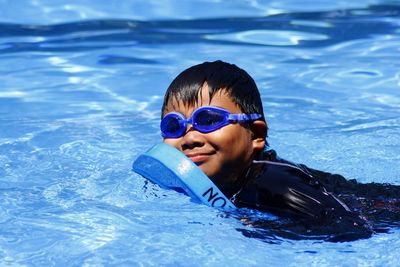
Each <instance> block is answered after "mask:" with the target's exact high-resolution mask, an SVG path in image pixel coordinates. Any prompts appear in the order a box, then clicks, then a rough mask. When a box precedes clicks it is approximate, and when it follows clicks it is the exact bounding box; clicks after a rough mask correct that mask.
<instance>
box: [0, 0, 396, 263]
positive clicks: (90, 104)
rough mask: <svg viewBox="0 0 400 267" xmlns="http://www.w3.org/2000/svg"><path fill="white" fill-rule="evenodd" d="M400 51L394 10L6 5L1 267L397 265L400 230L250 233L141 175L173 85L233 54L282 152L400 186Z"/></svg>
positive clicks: (2, 18)
mask: <svg viewBox="0 0 400 267" xmlns="http://www.w3.org/2000/svg"><path fill="white" fill-rule="evenodd" d="M399 47H400V4H399V3H398V2H397V1H385V0H380V1H378V0H376V1H365V0H362V1H361V0H354V1H319V0H307V1H295V0H280V1H262V0H248V1H239V0H237V1H216V0H191V1H178V0H175V1H173V0H165V1H156V0H153V1H142V0H137V1H133V0H132V1H117V0H110V1H95V0H81V1H62V0H26V1H11V0H0V76H1V79H0V203H1V205H0V223H1V227H0V266H399V263H398V255H399V252H398V251H400V229H398V228H395V227H393V228H392V229H391V230H390V231H389V233H380V234H375V235H373V236H372V237H371V238H369V239H363V240H358V241H353V242H342V243H331V242H325V241H322V240H318V239H317V240H306V239H305V240H298V241H295V240H289V239H284V238H280V237H274V236H271V237H269V239H267V240H260V239H257V238H249V237H246V236H245V235H243V234H242V233H243V231H244V230H246V231H253V230H254V229H252V227H251V225H247V224H244V223H243V222H242V221H241V220H240V216H238V215H235V214H229V213H224V212H222V211H218V210H215V209H212V208H210V207H206V206H203V205H199V204H195V203H192V202H191V201H190V199H189V198H188V197H186V196H184V195H182V194H178V193H176V192H173V191H168V190H163V189H160V188H159V187H158V186H156V185H152V184H149V183H147V182H146V180H145V179H143V178H142V177H140V176H138V175H136V174H134V173H132V172H131V164H132V162H133V160H134V159H135V158H136V157H137V156H138V155H139V154H140V153H142V152H143V151H145V150H146V149H148V148H149V147H151V146H152V145H153V144H155V143H157V142H160V141H161V137H160V134H159V130H158V124H159V117H160V106H161V103H162V98H163V94H164V91H165V89H166V87H167V86H168V85H169V83H170V82H171V80H172V79H173V78H174V77H175V76H176V75H177V74H178V73H179V72H180V71H182V70H183V69H185V68H187V67H189V66H191V65H193V64H197V63H200V62H203V61H206V60H207V61H211V60H216V59H222V60H225V61H228V62H231V63H235V64H237V65H238V66H240V67H242V68H244V69H246V70H247V71H248V72H249V73H250V74H251V75H252V76H253V77H254V78H255V80H256V82H257V84H258V86H259V89H260V91H261V94H262V99H263V104H264V108H265V114H266V117H267V120H268V123H269V128H270V133H269V143H270V144H271V146H272V147H273V148H275V149H276V150H277V151H278V153H279V154H280V155H281V156H282V157H284V158H286V159H289V160H291V161H295V162H299V163H304V164H307V165H308V166H310V167H313V168H317V169H320V170H324V171H329V172H334V173H340V174H342V175H344V176H345V177H347V178H349V179H350V178H351V179H357V180H358V181H360V182H384V183H393V184H400V167H399V166H400V165H399V164H398V163H399V160H400V155H399V151H400V141H399V140H400V126H399V125H400V72H399V69H400V63H399V62H400V60H399V59H400V49H399ZM247 216H250V217H251V216H254V217H257V218H259V217H262V216H263V214H261V213H257V212H251V211H248V213H247ZM254 231H255V230H254Z"/></svg>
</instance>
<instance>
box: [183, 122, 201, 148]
mask: <svg viewBox="0 0 400 267" xmlns="http://www.w3.org/2000/svg"><path fill="white" fill-rule="evenodd" d="M205 142H206V140H205V138H204V134H203V133H201V132H199V131H197V130H195V129H194V128H193V127H192V125H190V126H188V128H187V130H186V132H185V135H184V136H183V137H182V144H181V146H182V150H185V149H191V148H194V147H202V146H204V144H205Z"/></svg>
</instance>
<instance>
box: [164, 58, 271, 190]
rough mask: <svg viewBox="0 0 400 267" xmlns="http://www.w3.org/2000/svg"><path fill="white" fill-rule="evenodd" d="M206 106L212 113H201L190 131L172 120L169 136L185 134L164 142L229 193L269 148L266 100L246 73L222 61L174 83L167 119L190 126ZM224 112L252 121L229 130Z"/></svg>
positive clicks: (189, 71) (190, 72) (199, 67)
mask: <svg viewBox="0 0 400 267" xmlns="http://www.w3.org/2000/svg"><path fill="white" fill-rule="evenodd" d="M204 106H211V107H212V108H211V109H208V110H207V111H205V112H204V108H202V109H200V110H201V112H200V111H197V112H195V113H194V114H195V116H193V117H195V119H194V120H195V121H188V122H187V123H186V124H184V125H186V128H183V127H180V126H182V125H180V124H179V123H176V122H177V120H171V121H173V122H174V123H175V124H171V122H170V124H169V125H168V127H169V128H168V130H171V129H172V130H175V129H174V127H178V128H179V127H180V128H181V130H182V131H181V132H179V133H178V134H176V135H164V142H165V143H167V144H170V145H172V146H174V147H176V148H177V149H178V150H180V151H182V152H183V153H184V154H185V155H186V156H188V157H189V158H190V159H192V160H193V162H195V163H196V164H197V165H198V166H199V167H200V168H201V169H202V171H203V172H204V173H205V174H206V175H207V176H209V177H210V178H211V179H212V180H213V181H214V182H215V183H216V184H217V185H218V186H220V187H221V189H223V188H226V189H227V190H228V191H229V189H230V188H232V187H234V186H235V184H236V183H239V182H240V181H239V178H240V177H241V176H242V175H243V174H244V172H245V171H246V170H247V169H248V167H249V166H250V164H251V161H252V160H253V159H254V158H255V157H257V156H258V155H259V154H260V152H261V151H262V150H263V148H264V145H265V144H266V140H265V138H266V135H267V126H266V123H265V119H264V112H263V107H262V102H261V98H260V94H259V91H258V89H257V86H256V84H255V82H254V80H253V79H252V78H251V77H250V75H248V74H247V73H246V72H245V71H244V70H242V69H240V68H238V67H237V66H235V65H232V64H229V63H225V62H222V61H215V62H205V63H202V64H199V65H195V66H193V67H190V68H188V69H186V70H185V71H183V72H182V73H180V74H179V75H178V76H177V77H176V78H175V79H174V80H173V81H172V83H171V85H170V86H169V87H168V89H167V92H166V94H165V97H164V103H163V106H162V110H161V112H162V118H165V117H166V115H168V114H170V115H168V116H172V117H174V116H175V117H179V118H180V119H181V121H184V120H186V119H189V118H191V117H192V115H193V112H194V111H196V110H198V108H200V107H204ZM214 107H216V108H217V109H215V108H214ZM219 108H222V109H224V110H226V111H228V112H229V113H230V114H247V115H246V116H243V115H239V117H240V118H245V119H243V120H244V121H234V122H227V120H225V124H223V123H220V122H219V121H218V120H220V117H221V115H220V114H219V113H220V110H219ZM171 112H174V113H172V114H171ZM176 112H178V113H181V114H182V115H183V116H182V115H180V114H177V113H176ZM223 112H224V111H222V113H223ZM216 113H218V114H216ZM249 114H252V115H249ZM234 116H235V115H233V117H234ZM165 121H166V119H165V120H164V122H165ZM196 122H199V124H207V125H211V126H207V127H208V128H207V129H205V128H204V127H203V128H202V127H201V126H200V127H199V126H197V125H193V123H194V124H196ZM219 123H220V124H219ZM218 124H219V126H218ZM216 125H217V126H216ZM221 125H223V126H221ZM162 127H163V126H162ZM171 127H172V128H171Z"/></svg>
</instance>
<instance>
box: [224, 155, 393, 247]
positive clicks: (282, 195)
mask: <svg viewBox="0 0 400 267" xmlns="http://www.w3.org/2000/svg"><path fill="white" fill-rule="evenodd" d="M243 181H244V183H243V185H242V187H241V188H240V189H239V190H238V191H237V192H236V193H235V194H233V196H232V201H233V202H234V204H235V205H236V206H237V207H247V208H253V209H257V210H260V211H267V212H269V213H271V214H274V215H277V216H279V217H283V218H289V219H292V220H294V221H296V222H303V223H304V224H303V225H306V226H305V228H306V229H303V230H304V231H308V232H310V231H311V232H313V233H315V232H318V233H323V234H332V235H333V236H335V237H334V238H333V239H332V240H334V241H347V240H354V239H357V238H365V237H369V236H370V235H371V234H372V233H373V232H376V229H374V227H373V225H371V222H370V221H369V220H367V218H366V217H367V216H365V214H366V215H368V212H367V210H366V209H364V210H363V209H360V205H359V204H360V201H359V200H360V199H361V200H365V197H369V198H370V199H374V200H375V199H382V198H381V197H382V196H385V195H386V196H387V195H388V194H389V193H388V192H391V193H390V194H391V199H395V197H396V196H397V198H399V196H400V187H399V186H394V185H382V184H359V183H357V182H356V181H355V180H350V181H348V180H346V179H345V178H343V177H342V176H340V175H332V174H329V173H325V172H320V171H317V170H313V169H310V168H307V167H306V166H304V165H298V164H294V163H291V162H288V161H286V160H283V159H280V158H278V157H277V156H276V153H275V151H273V150H267V151H265V152H264V155H263V158H262V159H261V160H258V161H253V164H252V166H251V168H250V171H249V172H248V173H247V174H246V176H245V177H244V178H243ZM377 187H378V188H377ZM388 189H389V190H388ZM360 190H361V191H360ZM371 192H373V194H374V195H371ZM342 196H343V198H342ZM349 196H351V197H349ZM345 202H346V203H345ZM392 202H393V201H392ZM355 203H356V204H355ZM393 203H395V205H394V206H395V207H396V203H397V208H398V205H399V202H396V201H394V202H393ZM349 204H351V206H350V205H349ZM392 206H393V205H392ZM386 211H387V209H386ZM391 212H392V213H391V216H392V219H394V221H395V222H396V223H399V221H400V213H399V211H397V212H396V210H394V211H393V209H392V210H391ZM393 212H394V213H393ZM393 216H394V217H393ZM382 220H383V221H387V220H386V219H385V218H382ZM378 228H379V227H378ZM378 228H377V229H378ZM297 229H298V228H297ZM310 229H311V230H310ZM335 238H336V239H335Z"/></svg>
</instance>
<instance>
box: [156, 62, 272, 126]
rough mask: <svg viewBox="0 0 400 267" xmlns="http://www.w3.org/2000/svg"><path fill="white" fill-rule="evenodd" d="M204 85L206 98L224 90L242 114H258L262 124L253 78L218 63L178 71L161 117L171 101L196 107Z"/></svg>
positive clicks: (232, 66)
mask: <svg viewBox="0 0 400 267" xmlns="http://www.w3.org/2000/svg"><path fill="white" fill-rule="evenodd" d="M204 83H207V85H208V92H209V96H210V99H211V98H212V97H213V96H214V95H215V94H216V93H217V92H218V91H220V90H226V92H227V93H228V95H229V96H230V97H231V98H232V101H233V102H234V103H235V104H236V105H238V106H239V107H240V109H241V110H242V112H243V113H247V114H250V113H258V114H261V115H262V118H261V120H263V121H265V118H264V111H263V106H262V102H261V97H260V92H259V91H258V88H257V85H256V83H255V82H254V80H253V78H252V77H251V76H250V75H249V74H248V73H247V72H246V71H245V70H243V69H241V68H239V67H238V66H236V65H234V64H230V63H226V62H223V61H221V60H217V61H214V62H204V63H201V64H198V65H195V66H192V67H190V68H188V69H186V70H184V71H183V72H181V73H180V74H179V75H178V76H177V77H176V78H175V79H174V80H173V81H172V83H171V84H170V86H169V87H168V89H167V92H166V93H165V96H164V103H163V105H162V108H161V116H163V115H164V112H165V109H166V106H167V104H168V103H169V101H170V100H172V99H176V100H178V101H182V102H183V103H184V104H187V105H188V106H193V105H195V104H197V101H198V97H199V92H201V89H202V87H203V85H204Z"/></svg>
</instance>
